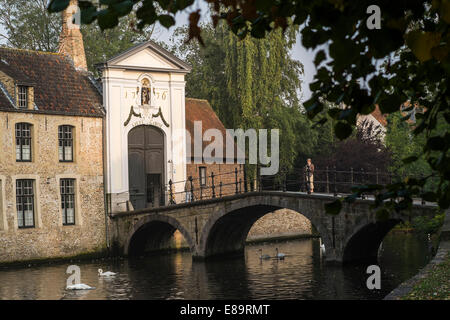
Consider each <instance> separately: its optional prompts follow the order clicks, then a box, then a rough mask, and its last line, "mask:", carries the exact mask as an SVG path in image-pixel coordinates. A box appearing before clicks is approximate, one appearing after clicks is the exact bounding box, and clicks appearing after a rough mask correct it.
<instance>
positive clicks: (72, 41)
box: [58, 0, 87, 71]
mask: <svg viewBox="0 0 450 320" xmlns="http://www.w3.org/2000/svg"><path fill="white" fill-rule="evenodd" d="M78 10H79V8H78V0H70V3H69V6H68V7H67V8H66V10H64V11H63V13H62V31H61V35H60V38H59V48H58V53H60V54H63V55H66V56H69V57H70V58H71V59H72V61H73V63H74V65H75V68H77V69H82V70H84V71H87V63H86V55H85V52H84V44H83V35H82V34H81V31H80V25H79V21H74V19H75V18H76V16H75V14H76V13H77V12H78ZM78 17H79V15H78ZM75 20H77V19H75ZM77 23H78V24H77Z"/></svg>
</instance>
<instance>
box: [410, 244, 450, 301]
mask: <svg viewBox="0 0 450 320" xmlns="http://www.w3.org/2000/svg"><path fill="white" fill-rule="evenodd" d="M402 300H450V253H447V256H446V258H445V259H444V261H443V262H442V263H440V264H437V265H434V266H433V267H432V269H431V270H430V271H429V272H428V273H427V274H426V275H425V276H424V277H423V278H422V279H420V280H419V281H418V282H417V283H416V284H415V285H414V287H413V289H412V290H411V291H410V292H409V294H407V295H405V296H404V297H403V298H402Z"/></svg>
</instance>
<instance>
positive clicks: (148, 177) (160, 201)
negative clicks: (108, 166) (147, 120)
mask: <svg viewBox="0 0 450 320" xmlns="http://www.w3.org/2000/svg"><path fill="white" fill-rule="evenodd" d="M164 164H165V159H164V134H163V132H162V131H161V130H160V129H158V128H156V127H153V126H145V125H142V126H138V127H136V128H134V129H132V130H131V131H130V132H129V133H128V179H129V188H130V189H129V191H130V201H131V203H132V204H133V207H134V209H135V210H137V209H143V208H151V207H158V206H161V205H164V198H165V197H164V181H165V177H164Z"/></svg>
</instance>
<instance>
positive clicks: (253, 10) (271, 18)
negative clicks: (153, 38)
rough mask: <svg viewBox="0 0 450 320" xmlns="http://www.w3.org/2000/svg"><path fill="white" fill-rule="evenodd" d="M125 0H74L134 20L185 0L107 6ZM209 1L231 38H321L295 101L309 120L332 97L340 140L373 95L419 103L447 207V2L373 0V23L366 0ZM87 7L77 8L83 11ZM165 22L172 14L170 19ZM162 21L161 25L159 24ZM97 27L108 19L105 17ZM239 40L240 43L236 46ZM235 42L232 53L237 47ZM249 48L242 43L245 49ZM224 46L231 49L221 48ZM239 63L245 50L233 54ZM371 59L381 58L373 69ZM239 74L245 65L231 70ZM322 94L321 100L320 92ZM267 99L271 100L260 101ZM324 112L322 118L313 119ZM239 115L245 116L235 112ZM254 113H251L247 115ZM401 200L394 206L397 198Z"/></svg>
mask: <svg viewBox="0 0 450 320" xmlns="http://www.w3.org/2000/svg"><path fill="white" fill-rule="evenodd" d="M128 2H129V0H115V1H102V3H104V4H106V5H107V8H106V9H105V8H103V7H101V8H98V7H95V6H93V5H92V3H91V1H83V11H85V12H90V17H91V18H92V19H99V18H100V17H103V16H104V17H106V16H109V18H107V19H106V18H105V20H107V21H112V22H113V23H115V22H116V21H117V20H118V17H120V16H122V15H124V14H127V13H130V12H131V10H136V15H137V18H138V19H139V22H138V26H139V27H141V28H143V27H144V26H145V25H147V24H153V23H154V22H155V21H156V20H158V17H159V14H158V13H156V8H157V7H160V8H161V9H162V13H161V14H169V15H172V16H173V15H175V14H176V13H177V12H179V11H183V10H185V9H186V8H187V7H188V6H190V5H192V4H193V3H194V0H190V1H188V0H183V1H182V0H180V1H165V0H134V1H133V3H134V5H133V6H132V7H131V6H125V8H122V9H121V10H118V9H117V6H121V5H122V4H124V3H128ZM208 2H209V3H211V4H212V18H213V21H214V23H215V24H216V23H217V22H218V21H219V20H221V19H222V20H225V21H226V22H227V23H228V25H229V28H230V30H231V31H232V32H233V33H234V34H235V35H237V36H238V37H239V38H240V39H245V38H246V37H247V35H250V36H252V37H254V38H264V37H267V36H268V35H269V34H271V33H272V32H273V31H274V30H278V28H281V29H282V30H286V28H287V27H288V25H289V21H293V23H294V24H295V25H303V26H304V27H303V29H302V31H301V32H302V42H303V45H304V46H305V47H306V48H307V49H313V50H314V49H316V48H318V47H320V46H322V45H323V44H327V45H329V56H330V59H331V61H330V62H329V63H327V64H326V65H325V66H323V65H322V64H323V53H322V52H321V51H320V50H319V51H317V53H316V59H315V60H314V61H315V63H316V67H317V69H318V72H317V74H316V76H315V82H313V83H312V84H311V85H310V87H311V90H312V92H313V95H312V97H311V99H310V100H308V101H307V102H305V108H306V110H307V111H308V116H309V117H310V118H313V117H315V116H316V115H319V114H320V113H321V111H322V110H323V109H324V103H325V102H324V101H326V100H327V101H331V102H335V103H336V104H340V103H341V102H342V103H343V104H344V105H346V106H347V108H345V109H340V108H336V110H335V112H333V113H332V115H333V119H334V120H337V121H339V123H340V124H335V133H336V134H337V136H338V137H339V138H340V139H343V138H345V137H349V136H350V135H351V130H349V127H351V128H354V126H355V124H356V117H357V114H365V113H367V111H368V110H371V108H373V105H374V104H375V103H378V104H379V105H380V109H381V111H382V112H383V113H393V112H396V111H398V108H399V107H400V105H401V104H402V103H404V102H405V101H410V102H411V104H412V105H415V104H416V103H417V104H419V105H421V106H424V107H426V111H425V113H424V114H423V115H422V116H421V117H420V119H419V121H418V123H417V125H416V127H415V129H414V131H413V134H415V135H419V134H421V133H424V134H425V138H426V140H427V143H426V144H425V146H424V147H423V150H422V153H423V155H424V158H425V159H426V161H427V162H428V164H429V165H430V167H431V169H432V172H433V174H434V175H435V176H436V178H437V179H438V181H437V182H436V187H435V188H434V190H432V192H433V193H434V194H435V197H436V199H437V203H438V204H439V206H440V207H441V208H443V209H444V208H449V207H450V183H449V181H450V154H449V152H448V151H449V147H450V142H448V141H450V130H449V128H450V126H449V124H450V108H449V104H450V101H449V99H448V97H449V96H450V94H449V92H448V90H449V88H448V86H449V84H450V81H449V75H450V54H449V52H450V41H449V40H450V33H449V30H450V28H449V24H450V5H449V0H433V1H422V0H409V1H387V0H382V1H378V2H377V4H378V5H379V6H380V8H381V21H382V26H381V29H375V30H372V29H369V28H367V25H366V19H367V18H368V15H367V13H366V10H367V8H368V7H369V6H370V5H372V4H373V1H372V0H360V1H351V0H329V1H309V0H308V1H306V0H296V1H293V0H277V1H275V2H273V1H254V0H238V1H228V0H208ZM67 3H68V1H67V0H52V1H51V2H50V4H49V10H50V11H52V12H58V11H61V10H62V9H64V7H65V6H67ZM86 15H87V14H86ZM189 20H190V26H189V33H188V35H189V37H188V38H189V39H192V38H197V39H199V40H200V43H202V40H201V39H202V38H201V35H200V28H199V26H198V23H199V21H200V11H199V10H197V11H194V12H191V14H190V19H189ZM171 23H173V21H171ZM167 25H169V23H167ZM103 27H109V24H105V25H104V26H103ZM246 44H248V42H247V40H244V41H243V42H242V43H241V47H242V48H239V50H241V49H246V48H247V47H246ZM239 50H238V51H239ZM247 53H249V51H247ZM230 54H233V53H232V52H230ZM235 57H236V58H239V59H240V60H238V63H237V65H240V66H246V67H247V68H249V65H248V64H247V65H245V64H242V63H241V62H245V61H246V58H251V57H250V56H249V55H246V56H245V55H244V56H242V55H235ZM380 62H385V63H384V65H383V66H382V67H380ZM241 70H242V71H243V72H247V71H248V70H249V69H241ZM240 85H241V87H240V89H242V90H244V91H243V94H242V95H241V96H240V97H239V98H240V100H241V101H242V102H243V103H242V107H243V108H244V115H245V116H248V115H249V114H250V112H251V111H252V106H254V105H255V101H253V100H252V99H251V95H249V91H248V90H249V82H248V79H246V81H244V82H242V83H240ZM321 98H325V100H321ZM269 101H271V100H269ZM323 119H325V118H323ZM439 119H445V131H444V132H443V133H442V134H439V135H433V133H432V132H433V130H434V129H435V128H436V126H437V123H438V121H439ZM245 120H248V119H245ZM249 120H252V121H258V120H259V117H258V115H256V117H255V119H254V120H253V119H249ZM426 180H427V178H425V179H424V180H423V179H409V180H405V181H401V182H400V183H396V184H393V185H390V186H388V187H387V189H388V192H386V193H382V194H380V195H379V197H377V199H376V205H377V206H384V204H385V202H384V200H385V199H392V200H393V199H395V198H401V201H400V202H399V204H398V205H395V206H394V208H395V209H396V210H403V209H408V208H410V206H411V204H412V198H413V197H415V196H418V195H420V193H421V192H422V188H423V185H424V184H425V182H426ZM400 203H401V204H400Z"/></svg>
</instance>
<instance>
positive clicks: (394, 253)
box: [0, 233, 430, 300]
mask: <svg viewBox="0 0 450 320" xmlns="http://www.w3.org/2000/svg"><path fill="white" fill-rule="evenodd" d="M276 248H278V249H279V252H282V253H285V254H286V258H285V260H281V261H277V260H274V259H270V260H263V261H261V260H260V259H259V255H260V252H259V249H262V250H263V251H262V252H263V254H269V255H274V254H275V249H276ZM379 254H380V257H379V265H380V268H381V273H382V277H381V290H369V289H367V287H366V279H367V277H368V276H369V275H368V274H366V268H367V266H366V265H362V266H345V267H342V266H332V265H328V264H325V263H324V260H323V258H322V256H321V252H320V244H319V240H318V239H304V240H290V241H284V242H277V243H258V244H253V245H248V246H247V247H246V250H245V257H241V258H233V259H226V260H218V261H209V262H207V263H203V262H193V261H192V259H191V255H190V254H189V253H188V252H178V253H173V254H164V255H157V256H149V257H144V258H139V259H136V260H128V259H117V260H114V261H112V260H100V261H90V262H88V261H84V262H72V263H64V264H53V265H41V266H30V267H22V268H14V269H12V268H9V269H8V268H4V269H0V299H164V300H166V299H382V298H383V297H384V296H385V295H387V294H388V293H389V292H390V291H391V290H392V289H394V288H395V287H396V286H397V285H399V284H400V283H401V282H403V281H404V280H406V279H408V278H410V277H411V276H413V275H414V274H416V273H417V271H418V270H419V269H420V268H422V267H423V266H424V265H425V264H426V263H427V262H428V261H429V259H430V254H429V250H428V244H427V240H426V239H425V238H421V237H417V236H416V235H413V234H399V233H390V234H389V235H388V236H387V237H386V238H385V239H384V241H383V244H382V246H381V247H380V250H379ZM70 264H76V265H78V266H79V267H80V269H81V282H82V283H85V284H88V285H90V286H93V287H96V289H95V290H88V291H69V290H66V289H65V286H66V279H67V277H68V276H69V275H67V274H66V273H65V272H66V269H67V267H68V266H69V265H70ZM99 268H101V269H103V270H104V271H107V270H108V271H113V272H117V273H118V274H117V275H116V276H114V277H111V278H101V277H100V278H99V277H98V274H97V270H98V269H99Z"/></svg>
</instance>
